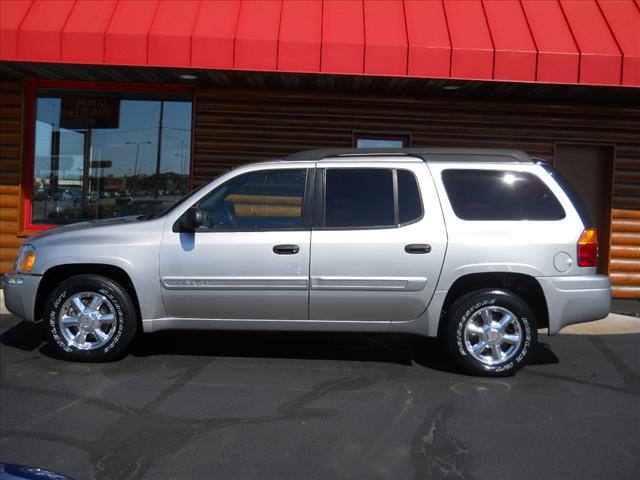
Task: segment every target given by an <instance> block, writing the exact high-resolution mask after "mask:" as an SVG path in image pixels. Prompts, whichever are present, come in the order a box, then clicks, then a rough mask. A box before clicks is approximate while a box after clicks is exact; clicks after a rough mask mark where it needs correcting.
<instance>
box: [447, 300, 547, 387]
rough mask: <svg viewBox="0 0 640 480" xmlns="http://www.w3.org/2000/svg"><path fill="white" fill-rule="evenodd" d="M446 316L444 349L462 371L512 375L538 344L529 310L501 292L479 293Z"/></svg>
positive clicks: (525, 361) (489, 374)
mask: <svg viewBox="0 0 640 480" xmlns="http://www.w3.org/2000/svg"><path fill="white" fill-rule="evenodd" d="M450 312H451V313H450V314H449V324H448V335H447V338H446V342H447V347H448V350H449V353H450V354H451V356H452V358H453V360H454V361H455V362H456V363H457V364H458V365H459V366H460V367H461V368H462V369H464V370H465V371H467V372H469V373H472V374H475V375H481V376H485V377H500V376H508V375H513V374H514V373H515V372H516V371H517V370H519V369H520V368H522V367H523V366H524V365H525V364H526V363H527V361H528V360H529V358H530V356H531V353H532V352H533V349H534V347H535V344H536V342H537V329H536V321H535V318H534V316H533V312H532V311H531V308H529V306H528V305H527V304H526V303H525V302H524V301H523V300H522V299H521V298H520V297H518V296H517V295H514V294H512V293H510V292H507V291H503V290H479V291H476V292H472V293H470V294H468V295H465V296H463V297H462V298H460V299H459V300H457V301H456V302H455V303H454V304H453V306H452V308H451V310H450Z"/></svg>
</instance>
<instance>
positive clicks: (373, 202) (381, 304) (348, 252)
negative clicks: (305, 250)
mask: <svg viewBox="0 0 640 480" xmlns="http://www.w3.org/2000/svg"><path fill="white" fill-rule="evenodd" d="M322 166H323V167H325V166H326V167H327V168H326V169H320V170H318V171H317V172H316V175H317V176H318V178H319V179H322V178H323V176H324V182H322V181H318V182H316V185H322V184H323V183H324V186H325V187H324V199H319V198H318V196H316V200H317V203H318V204H321V205H322V208H318V209H317V210H316V212H315V213H316V214H315V217H316V218H314V230H313V234H312V247H311V292H310V295H309V296H310V300H309V318H310V320H338V321H407V320H412V319H414V318H417V317H418V316H420V315H421V314H422V313H423V312H424V311H425V310H426V308H427V306H428V305H429V302H430V301H431V297H432V295H433V292H434V290H435V287H436V284H437V281H438V276H439V274H440V269H441V266H442V261H443V259H444V253H445V248H446V232H445V227H444V222H443V220H442V214H441V213H440V206H439V204H438V199H437V196H436V194H435V192H434V187H433V181H432V180H431V177H430V174H429V171H428V169H427V166H426V165H425V163H424V162H422V161H418V160H416V161H415V162H405V163H400V162H396V163H389V164H386V163H385V164H380V165H379V166H376V168H371V167H370V166H368V167H363V166H362V164H360V166H358V165H357V163H356V162H354V163H353V164H347V163H344V162H335V164H323V165H322Z"/></svg>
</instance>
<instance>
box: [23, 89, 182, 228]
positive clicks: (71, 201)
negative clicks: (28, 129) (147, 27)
mask: <svg viewBox="0 0 640 480" xmlns="http://www.w3.org/2000/svg"><path fill="white" fill-rule="evenodd" d="M35 118H36V122H35V142H34V143H35V145H34V169H33V191H32V197H31V219H30V220H31V223H32V224H34V225H37V224H44V225H60V224H67V223H73V222H78V221H84V220H93V219H99V218H111V217H121V216H126V215H137V214H142V213H150V212H154V211H159V210H162V209H164V208H166V207H167V206H169V205H171V204H172V203H174V202H175V201H176V200H177V199H179V198H180V197H181V196H183V195H185V194H186V193H187V191H188V190H189V178H190V177H189V174H190V165H191V101H186V100H184V99H180V98H149V97H147V96H143V97H140V96H139V95H138V97H136V96H134V95H128V94H123V93H122V92H120V93H117V94H116V93H114V94H108V93H104V92H99V93H98V92H95V93H93V92H91V93H87V92H72V91H64V92H61V91H38V93H37V97H36V112H35Z"/></svg>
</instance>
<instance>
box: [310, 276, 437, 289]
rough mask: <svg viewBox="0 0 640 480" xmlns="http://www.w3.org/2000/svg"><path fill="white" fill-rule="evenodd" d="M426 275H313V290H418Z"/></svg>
mask: <svg viewBox="0 0 640 480" xmlns="http://www.w3.org/2000/svg"><path fill="white" fill-rule="evenodd" d="M426 284H427V278H426V277H327V276H322V277H320V276H318V277H311V289H312V290H378V291H386V290H402V291H405V292H418V291H420V290H422V289H423V288H424V287H425V286H426Z"/></svg>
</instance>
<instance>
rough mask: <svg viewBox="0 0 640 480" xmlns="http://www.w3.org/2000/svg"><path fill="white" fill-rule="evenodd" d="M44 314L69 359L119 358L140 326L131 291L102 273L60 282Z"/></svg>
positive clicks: (60, 349) (51, 333) (50, 333)
mask: <svg viewBox="0 0 640 480" xmlns="http://www.w3.org/2000/svg"><path fill="white" fill-rule="evenodd" d="M44 318H45V322H46V326H47V334H48V336H49V338H50V339H51V341H52V343H53V345H54V346H55V347H56V350H57V351H58V353H59V354H60V355H61V356H62V357H63V358H66V359H69V360H80V361H87V362H100V361H108V360H112V359H114V358H117V357H119V356H121V355H122V354H123V353H124V352H125V350H126V348H127V346H128V345H129V343H130V342H131V340H133V338H134V337H135V335H136V332H137V329H138V321H137V314H136V308H135V305H134V304H133V301H132V300H131V296H130V295H129V293H128V292H127V291H126V289H125V288H124V287H123V286H122V285H120V284H119V283H118V282H116V281H114V280H111V279H110V278H106V277H102V276H99V275H77V276H75V277H71V278H69V279H67V280H65V281H64V282H62V283H60V284H59V285H58V286H57V287H56V289H55V290H54V291H53V292H52V293H51V295H50V297H49V299H48V301H47V304H46V306H45V312H44Z"/></svg>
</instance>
